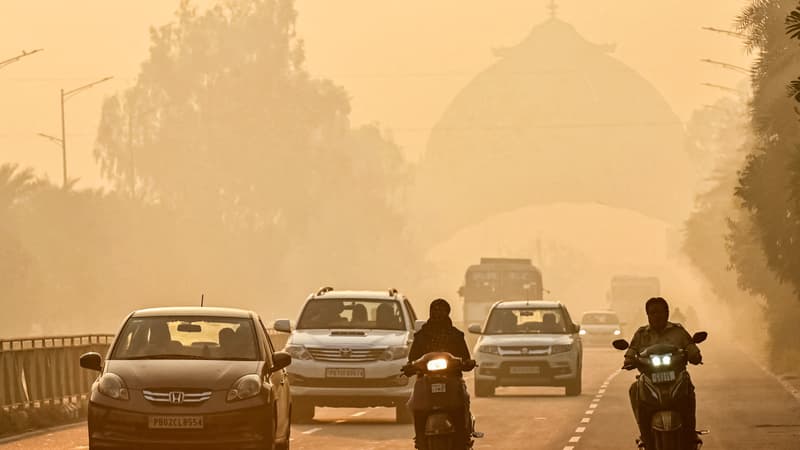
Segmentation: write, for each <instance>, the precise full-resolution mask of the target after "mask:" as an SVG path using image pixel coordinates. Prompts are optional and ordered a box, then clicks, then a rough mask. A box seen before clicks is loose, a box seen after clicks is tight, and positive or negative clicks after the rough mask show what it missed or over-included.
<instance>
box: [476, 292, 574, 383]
mask: <svg viewBox="0 0 800 450" xmlns="http://www.w3.org/2000/svg"><path fill="white" fill-rule="evenodd" d="M579 329H580V327H579V326H578V325H576V324H574V323H573V322H572V319H571V318H570V315H569V312H568V311H567V308H566V306H564V305H563V304H561V303H559V302H552V301H506V302H497V303H495V304H494V305H493V306H492V309H491V310H490V312H489V316H488V318H487V319H486V324H485V325H484V326H483V327H481V325H470V327H469V331H470V332H471V333H475V334H479V335H480V337H479V338H478V342H477V344H475V350H474V354H475V359H476V360H477V362H478V366H479V367H478V370H477V371H476V373H475V396H476V397H488V396H491V395H494V393H495V388H497V387H499V386H564V387H565V391H566V395H569V396H573V395H579V394H580V393H581V383H582V376H581V369H582V358H583V347H582V345H581V339H580V337H579V335H578V330H579Z"/></svg>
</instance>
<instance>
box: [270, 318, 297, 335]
mask: <svg viewBox="0 0 800 450" xmlns="http://www.w3.org/2000/svg"><path fill="white" fill-rule="evenodd" d="M272 328H274V329H275V331H280V332H281V333H291V332H292V323H291V322H290V321H289V319H278V320H276V321H275V323H274V324H273V325H272Z"/></svg>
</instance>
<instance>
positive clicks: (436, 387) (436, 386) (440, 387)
mask: <svg viewBox="0 0 800 450" xmlns="http://www.w3.org/2000/svg"><path fill="white" fill-rule="evenodd" d="M431 392H434V393H436V392H447V385H446V384H445V383H433V384H431Z"/></svg>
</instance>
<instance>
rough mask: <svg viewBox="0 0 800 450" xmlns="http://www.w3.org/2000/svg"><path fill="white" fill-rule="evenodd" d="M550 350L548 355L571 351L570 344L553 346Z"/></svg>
mask: <svg viewBox="0 0 800 450" xmlns="http://www.w3.org/2000/svg"><path fill="white" fill-rule="evenodd" d="M550 349H551V350H550V353H552V354H556V353H566V352H568V351H570V350H572V344H566V345H554V346H552V347H550Z"/></svg>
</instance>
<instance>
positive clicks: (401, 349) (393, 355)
mask: <svg viewBox="0 0 800 450" xmlns="http://www.w3.org/2000/svg"><path fill="white" fill-rule="evenodd" d="M406 356H408V346H406V345H396V346H392V347H389V348H387V349H386V350H384V352H383V355H381V359H383V360H384V361H393V360H395V359H403V358H405V357H406Z"/></svg>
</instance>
